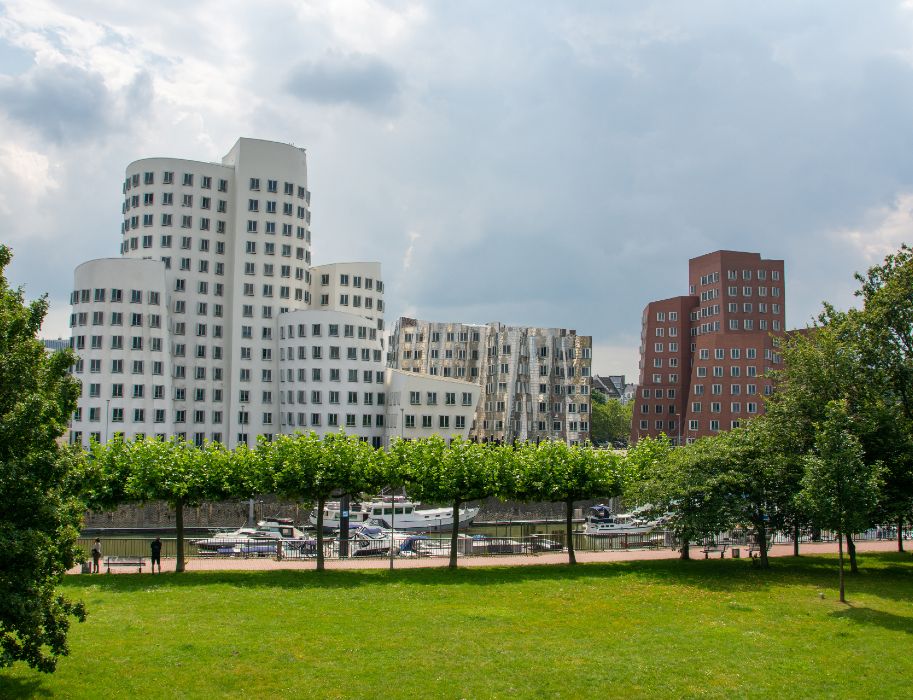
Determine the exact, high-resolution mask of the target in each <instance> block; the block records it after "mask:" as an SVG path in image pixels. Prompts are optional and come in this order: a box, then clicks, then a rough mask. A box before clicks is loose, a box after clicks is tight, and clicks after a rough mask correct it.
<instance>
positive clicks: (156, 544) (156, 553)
mask: <svg viewBox="0 0 913 700" xmlns="http://www.w3.org/2000/svg"><path fill="white" fill-rule="evenodd" d="M149 546H150V547H151V548H152V573H153V574H154V573H155V565H156V563H157V564H158V565H159V573H162V539H161V538H160V537H156V538H155V539H154V540H152V544H150V545H149Z"/></svg>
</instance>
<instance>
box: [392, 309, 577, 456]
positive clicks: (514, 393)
mask: <svg viewBox="0 0 913 700" xmlns="http://www.w3.org/2000/svg"><path fill="white" fill-rule="evenodd" d="M592 347H593V340H592V337H591V336H581V335H577V332H576V331H574V330H567V329H564V328H536V327H529V326H506V325H504V324H502V323H488V324H485V325H476V324H464V323H438V322H433V321H420V320H416V319H413V318H406V317H401V318H400V319H399V320H398V321H397V322H396V326H395V328H394V330H393V334H392V335H391V336H390V351H389V354H388V365H389V366H390V367H392V368H394V369H399V370H403V371H406V372H415V373H419V374H427V375H433V376H439V377H447V378H452V379H458V380H463V381H466V382H472V383H475V384H479V385H480V386H481V389H482V395H481V398H480V400H479V404H478V408H477V409H476V416H475V420H474V422H473V425H472V426H471V428H470V431H469V434H470V436H471V437H475V438H477V439H479V440H500V441H507V442H510V441H513V440H531V441H535V440H541V439H560V440H566V441H567V442H569V443H571V444H576V443H582V442H585V441H586V440H588V439H589V434H590V389H591V364H592Z"/></svg>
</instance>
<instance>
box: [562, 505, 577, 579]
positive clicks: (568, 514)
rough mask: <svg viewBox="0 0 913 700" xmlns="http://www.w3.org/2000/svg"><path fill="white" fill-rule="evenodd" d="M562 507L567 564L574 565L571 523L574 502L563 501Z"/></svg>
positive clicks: (575, 561) (572, 527)
mask: <svg viewBox="0 0 913 700" xmlns="http://www.w3.org/2000/svg"><path fill="white" fill-rule="evenodd" d="M564 506H565V508H564V515H565V518H564V521H565V527H564V533H565V536H566V537H567V563H568V564H576V563H577V555H576V553H575V552H574V522H573V519H574V501H572V500H568V501H565V503H564Z"/></svg>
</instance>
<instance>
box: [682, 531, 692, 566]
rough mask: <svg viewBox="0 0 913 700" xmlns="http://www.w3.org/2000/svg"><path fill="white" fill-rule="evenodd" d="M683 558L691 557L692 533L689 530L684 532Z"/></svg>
mask: <svg viewBox="0 0 913 700" xmlns="http://www.w3.org/2000/svg"><path fill="white" fill-rule="evenodd" d="M681 558H682V559H685V560H688V559H691V535H690V534H689V533H687V532H683V533H682V553H681Z"/></svg>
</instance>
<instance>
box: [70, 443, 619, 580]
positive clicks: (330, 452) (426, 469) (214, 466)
mask: <svg viewBox="0 0 913 700" xmlns="http://www.w3.org/2000/svg"><path fill="white" fill-rule="evenodd" d="M73 458H74V459H79V456H78V453H74V454H73ZM625 468H626V467H625V460H624V459H623V458H622V457H620V456H619V455H617V454H615V453H613V452H610V451H606V450H597V449H593V448H592V447H590V446H568V445H567V444H565V443H563V442H549V441H546V442H542V443H540V444H538V445H537V444H533V443H524V444H518V445H497V444H494V443H477V442H474V441H470V440H462V439H459V438H455V439H453V440H452V441H451V442H450V443H449V444H448V443H447V442H445V441H444V440H443V439H442V438H440V437H432V438H429V439H426V440H419V441H408V440H396V441H394V443H393V444H392V446H391V448H390V449H389V451H384V450H382V449H375V448H373V447H372V446H371V445H370V444H368V443H367V442H364V441H362V440H359V439H358V438H357V437H355V436H350V435H346V434H345V433H342V432H340V433H335V434H329V435H325V436H323V437H322V438H321V437H318V436H317V435H316V434H314V433H311V434H309V435H305V434H301V433H298V434H295V435H281V436H279V437H278V438H276V439H275V440H274V441H272V442H267V441H265V440H263V441H260V442H259V444H258V445H257V447H256V448H254V449H249V448H248V447H247V446H245V445H242V446H239V447H238V448H236V449H234V450H228V449H226V448H225V447H223V446H222V445H220V444H218V443H210V444H206V445H205V446H203V447H200V448H197V447H195V446H194V445H193V444H191V443H188V442H186V441H184V440H180V439H172V440H168V441H161V440H155V439H151V438H149V439H145V440H137V441H130V442H128V441H124V440H122V439H115V440H113V441H111V442H109V443H106V444H104V445H101V444H93V446H92V449H91V451H90V453H89V454H88V455H87V456H86V458H85V459H84V461H83V465H82V468H81V470H80V472H81V473H80V474H79V477H78V478H79V480H80V482H81V483H82V485H83V486H82V493H83V497H84V499H85V502H86V504H87V506H88V507H90V508H93V509H98V510H104V509H112V508H115V507H117V506H118V505H120V504H123V503H130V502H145V501H152V500H161V501H166V502H167V503H168V504H169V505H170V506H171V507H172V508H173V509H174V511H175V525H176V529H177V533H176V534H177V564H176V570H177V571H178V572H180V571H183V570H184V528H183V509H184V507H185V506H196V505H199V504H200V503H201V502H203V501H218V500H227V499H243V498H250V497H253V496H255V495H258V494H263V493H273V494H276V495H278V496H280V497H282V498H287V499H290V500H294V501H296V502H299V503H308V504H314V505H315V506H316V508H317V519H318V521H317V538H318V542H317V557H318V558H317V569H318V570H322V569H323V568H324V561H323V527H322V526H323V522H322V519H323V510H324V506H325V504H326V502H327V500H328V499H330V498H333V497H338V496H340V495H344V494H348V495H358V494H361V493H372V492H377V491H379V490H380V489H382V488H385V487H404V488H406V489H407V490H408V492H409V493H410V494H411V495H412V496H413V497H414V498H416V499H418V500H421V501H424V502H426V503H446V504H449V505H451V506H452V507H453V511H454V514H455V517H454V519H453V520H454V522H453V528H452V532H451V548H450V566H451V567H456V565H457V540H458V524H459V523H458V520H459V519H458V518H457V517H456V514H457V513H458V512H459V509H460V506H462V505H464V504H465V503H467V502H469V501H475V500H479V499H483V498H487V497H489V496H496V497H499V498H502V499H511V500H523V501H536V502H540V501H552V502H562V503H564V504H565V508H566V513H567V517H566V528H567V535H568V542H569V547H568V557H569V561H570V562H571V563H575V561H576V558H575V553H574V548H573V538H572V537H571V530H572V520H571V518H572V514H573V506H574V503H575V502H576V501H579V500H583V499H588V498H596V497H612V496H617V495H619V494H621V493H622V491H623V489H624V485H625V481H626V480H625V477H624V470H625Z"/></svg>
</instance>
